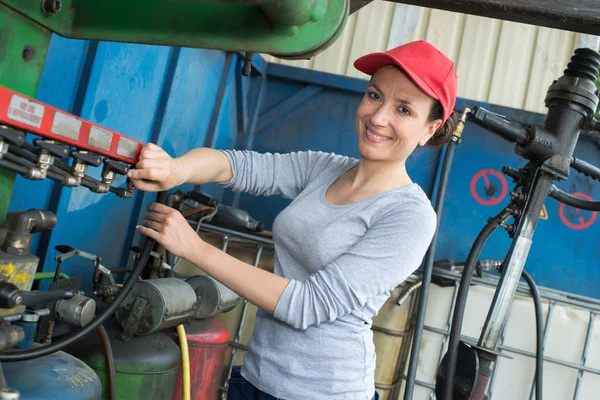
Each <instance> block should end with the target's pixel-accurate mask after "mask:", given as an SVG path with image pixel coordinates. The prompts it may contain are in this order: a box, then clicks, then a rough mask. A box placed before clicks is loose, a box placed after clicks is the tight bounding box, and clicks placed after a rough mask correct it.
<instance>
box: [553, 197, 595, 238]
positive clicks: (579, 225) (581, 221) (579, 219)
mask: <svg viewBox="0 0 600 400" xmlns="http://www.w3.org/2000/svg"><path fill="white" fill-rule="evenodd" d="M571 195H572V196H575V197H581V198H583V199H586V200H589V201H591V200H592V197H591V196H590V195H588V194H585V193H580V192H574V193H571ZM571 208H572V207H571ZM581 212H586V211H584V210H581V209H579V208H575V213H574V214H575V217H574V218H568V217H567V216H566V215H565V205H564V203H560V205H559V206H558V216H559V217H560V220H561V221H562V222H563V224H565V225H566V226H568V227H569V228H571V229H575V230H578V231H580V230H582V229H586V228H589V227H590V226H592V224H593V223H594V221H596V217H597V216H598V213H597V212H596V211H592V212H591V216H589V217H588V218H585V216H584V215H582V214H580V213H581ZM569 216H572V215H571V214H570V215H569ZM572 221H576V222H575V223H573V222H572Z"/></svg>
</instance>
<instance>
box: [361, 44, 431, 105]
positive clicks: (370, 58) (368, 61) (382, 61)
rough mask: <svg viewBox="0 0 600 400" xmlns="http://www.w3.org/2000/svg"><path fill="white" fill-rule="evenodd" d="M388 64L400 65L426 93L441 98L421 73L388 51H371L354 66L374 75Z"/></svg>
mask: <svg viewBox="0 0 600 400" xmlns="http://www.w3.org/2000/svg"><path fill="white" fill-rule="evenodd" d="M386 65H396V66H397V67H400V69H402V71H404V73H405V74H406V75H408V76H409V78H410V79H412V80H413V82H414V83H415V84H416V85H417V86H418V87H419V88H420V89H421V90H422V91H423V92H425V93H426V94H428V95H429V96H431V97H433V98H434V99H436V100H440V97H439V96H438V94H437V93H435V92H434V91H433V90H432V89H431V88H430V87H429V85H428V84H427V83H425V81H424V80H423V79H421V77H419V75H417V74H416V73H414V72H413V71H411V70H410V69H409V68H407V67H405V66H404V65H403V64H402V63H401V62H400V61H398V60H396V59H395V58H394V57H392V56H390V55H389V54H387V53H371V54H367V55H365V56H362V57H360V58H359V59H357V60H356V61H355V62H354V68H356V69H357V70H359V71H361V72H364V73H365V74H367V75H373V74H374V73H375V72H377V70H378V69H380V68H381V67H385V66H386Z"/></svg>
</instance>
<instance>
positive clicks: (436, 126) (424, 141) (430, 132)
mask: <svg viewBox="0 0 600 400" xmlns="http://www.w3.org/2000/svg"><path fill="white" fill-rule="evenodd" d="M441 126H442V120H441V119H436V120H435V121H433V122H430V123H429V126H428V127H427V133H426V134H425V135H423V137H422V138H421V140H419V146H421V147H422V146H425V145H426V144H427V142H428V141H429V139H431V137H432V136H433V135H434V134H435V132H436V131H437V130H438V129H440V127H441Z"/></svg>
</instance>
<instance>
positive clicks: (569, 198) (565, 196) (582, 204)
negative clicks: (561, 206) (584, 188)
mask: <svg viewBox="0 0 600 400" xmlns="http://www.w3.org/2000/svg"><path fill="white" fill-rule="evenodd" d="M548 196H550V197H552V198H553V199H555V200H558V201H560V202H561V203H565V204H566V205H568V206H571V207H575V208H579V209H581V210H588V211H600V201H589V200H586V199H581V198H579V197H575V196H573V195H570V194H569V193H567V192H563V191H562V190H560V189H559V188H557V187H556V186H554V185H552V188H551V189H550V193H549V194H548Z"/></svg>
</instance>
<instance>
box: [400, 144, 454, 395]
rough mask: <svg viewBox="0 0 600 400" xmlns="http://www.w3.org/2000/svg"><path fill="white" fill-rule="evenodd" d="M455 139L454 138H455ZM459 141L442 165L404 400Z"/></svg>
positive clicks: (410, 387) (412, 383)
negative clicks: (435, 217)
mask: <svg viewBox="0 0 600 400" xmlns="http://www.w3.org/2000/svg"><path fill="white" fill-rule="evenodd" d="M453 139H454V138H453ZM457 144H458V141H457V140H451V141H450V142H449V143H448V146H447V147H446V154H445V155H444V163H443V164H442V172H441V173H440V182H439V185H438V190H437V195H436V203H435V212H436V214H437V228H436V230H435V233H434V235H433V240H432V241H431V245H430V246H429V249H427V254H426V255H425V266H424V267H423V277H422V286H421V294H420V296H419V305H418V310H417V319H416V321H415V330H414V334H413V339H412V346H411V352H410V361H409V364H408V372H407V376H406V384H405V386H404V387H405V389H404V400H411V399H412V397H413V391H414V387H415V377H416V375H417V365H418V363H419V350H420V348H421V340H422V339H423V326H424V325H425V312H426V310H427V299H428V298H429V285H430V284H431V273H432V272H433V262H434V258H435V246H436V243H437V238H438V233H439V226H440V222H441V219H442V211H443V208H444V199H445V197H446V189H447V188H448V178H449V177H450V167H451V165H452V161H453V159H454V151H455V150H456V145H457Z"/></svg>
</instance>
